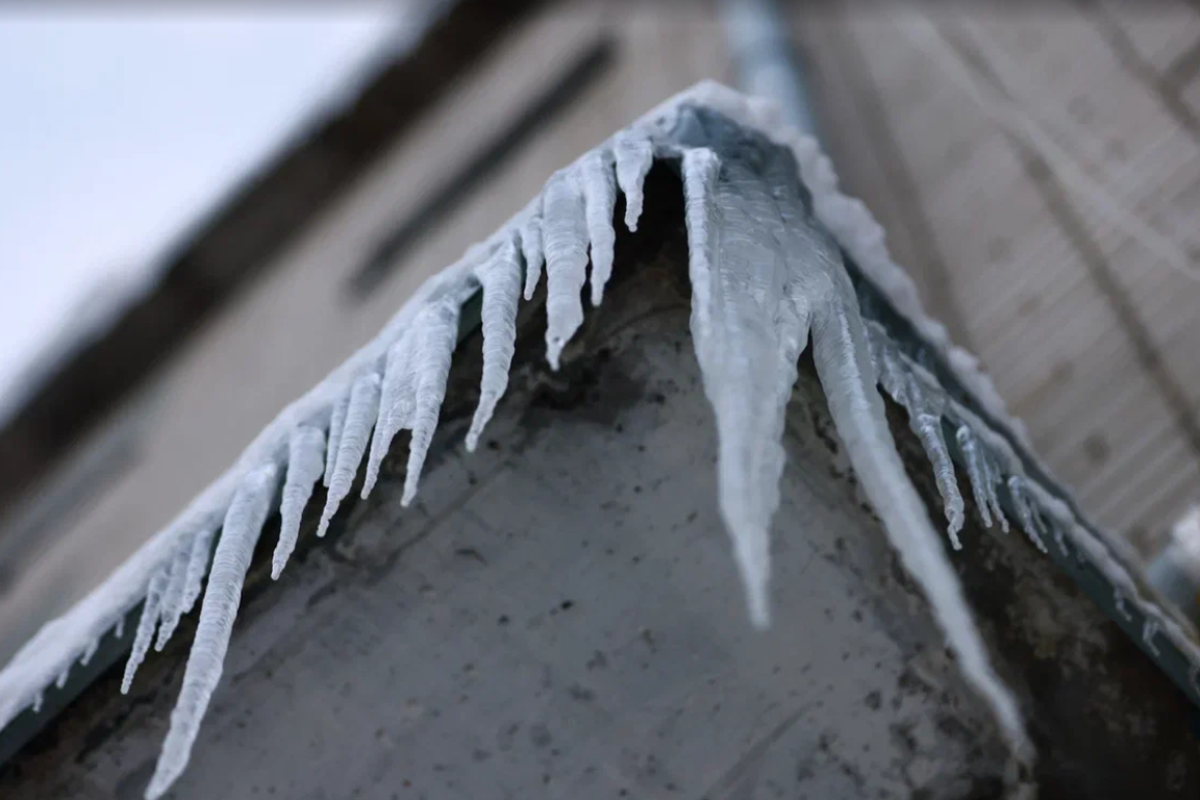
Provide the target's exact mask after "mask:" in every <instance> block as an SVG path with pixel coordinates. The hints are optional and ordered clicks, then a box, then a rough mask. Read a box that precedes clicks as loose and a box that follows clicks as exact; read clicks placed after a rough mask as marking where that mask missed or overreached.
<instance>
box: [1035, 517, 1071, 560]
mask: <svg viewBox="0 0 1200 800" xmlns="http://www.w3.org/2000/svg"><path fill="white" fill-rule="evenodd" d="M1034 519H1036V520H1038V521H1039V522H1041V523H1042V531H1043V532H1045V533H1049V534H1052V535H1053V536H1054V543H1055V544H1056V545H1058V552H1060V553H1062V554H1063V555H1064V556H1069V555H1071V551H1070V549H1069V548H1068V547H1067V539H1066V534H1064V533H1063V529H1062V526H1061V525H1059V524H1057V523H1056V522H1055V521H1054V520H1049V521H1042V518H1041V516H1040V515H1038V514H1036V513H1035V514H1034Z"/></svg>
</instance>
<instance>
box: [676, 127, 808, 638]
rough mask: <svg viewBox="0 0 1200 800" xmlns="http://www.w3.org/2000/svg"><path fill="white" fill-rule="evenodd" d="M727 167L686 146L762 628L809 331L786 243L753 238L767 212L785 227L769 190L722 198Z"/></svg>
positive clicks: (734, 528) (752, 604)
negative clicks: (775, 520) (791, 403)
mask: <svg viewBox="0 0 1200 800" xmlns="http://www.w3.org/2000/svg"><path fill="white" fill-rule="evenodd" d="M720 170H721V164H720V161H719V159H718V158H717V156H716V154H715V153H713V152H712V151H710V150H707V149H701V148H698V149H691V150H688V151H686V152H685V153H684V156H683V180H684V195H685V213H686V221H687V228H688V248H689V250H690V259H689V267H688V270H689V274H690V276H691V281H692V339H693V342H694V345H695V348H696V357H697V360H698V361H699V362H700V368H701V375H702V377H703V381H704V391H705V394H706V395H707V396H708V398H709V401H710V402H711V403H712V406H713V409H714V411H715V414H716V422H717V443H718V461H717V469H718V492H719V498H720V508H721V514H722V517H723V518H724V520H725V524H726V527H727V528H728V529H729V533H730V536H731V537H732V539H733V545H734V555H735V558H736V560H737V564H738V568H739V570H740V571H741V574H742V579H743V581H744V584H745V587H746V597H747V603H748V606H749V610H750V617H751V619H752V620H753V622H754V623H755V624H756V625H758V626H760V627H761V626H766V625H767V624H768V623H769V620H770V604H769V602H768V588H767V587H768V581H769V577H770V527H771V518H772V516H774V513H775V510H776V508H778V506H779V478H780V475H781V474H782V472H783V460H784V456H783V446H782V444H781V442H780V438H781V436H782V433H783V424H784V410H785V408H786V405H787V400H788V397H789V395H790V392H791V387H792V385H793V384H794V383H795V380H796V361H797V359H798V358H799V355H800V352H801V350H802V348H803V346H804V343H805V341H806V340H807V338H808V327H807V310H806V309H805V308H804V307H803V306H802V305H799V304H797V303H796V296H795V294H794V293H792V292H790V291H788V287H787V286H786V283H787V281H788V276H787V274H786V265H785V264H784V263H783V262H782V260H781V259H780V258H779V255H778V250H777V246H772V245H771V244H768V243H765V242H760V241H757V240H756V239H755V237H754V231H755V225H756V224H757V223H756V222H755V220H756V219H759V220H761V219H762V218H763V217H764V216H768V215H769V216H773V217H774V221H775V222H776V230H777V231H778V232H781V231H782V229H783V225H782V220H781V219H780V217H779V212H778V210H777V209H776V208H774V203H773V200H772V199H771V197H770V195H769V194H768V193H765V192H763V191H761V186H758V185H756V184H755V183H753V182H747V183H746V184H745V185H741V186H739V187H738V189H737V190H733V191H736V196H735V197H730V198H727V199H724V200H723V199H722V198H720V197H718V196H717V193H718V189H719V187H720V186H722V185H727V184H722V183H721V182H719V181H718V174H719V172H720ZM754 189H758V190H759V191H753V190H754ZM727 191H731V190H729V189H727ZM730 217H732V218H730ZM800 299H801V300H803V298H802V297H801V298H800Z"/></svg>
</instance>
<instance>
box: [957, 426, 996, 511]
mask: <svg viewBox="0 0 1200 800" xmlns="http://www.w3.org/2000/svg"><path fill="white" fill-rule="evenodd" d="M955 438H956V439H957V440H958V449H959V450H961V451H962V454H963V460H964V461H966V462H967V478H968V479H969V480H970V481H971V493H972V494H974V495H975V507H976V508H977V509H978V510H979V516H980V517H982V518H983V524H984V526H985V527H988V528H990V527H992V513H991V504H990V503H989V502H988V496H987V488H986V487H987V482H988V478H987V473H986V471H985V470H986V467H984V465H983V459H982V458H981V457H980V453H979V445H978V444H977V443H976V442H975V434H973V433H971V429H970V428H969V427H968V426H966V425H959V426H958V432H957V433H956V434H955Z"/></svg>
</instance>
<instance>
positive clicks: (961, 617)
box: [813, 273, 1033, 759]
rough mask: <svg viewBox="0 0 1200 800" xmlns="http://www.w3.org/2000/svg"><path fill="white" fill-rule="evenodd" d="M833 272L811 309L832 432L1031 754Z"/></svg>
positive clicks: (1022, 753)
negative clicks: (836, 295) (827, 291)
mask: <svg viewBox="0 0 1200 800" xmlns="http://www.w3.org/2000/svg"><path fill="white" fill-rule="evenodd" d="M833 278H834V281H835V285H836V286H838V288H839V290H840V294H841V295H842V297H841V298H840V299H841V302H840V303H836V302H835V303H831V304H828V305H818V306H817V307H816V308H815V309H814V320H813V350H814V353H813V354H814V357H815V362H816V365H817V374H818V376H819V377H820V379H821V385H822V386H823V387H824V389H825V396H826V398H827V399H828V401H829V410H830V414H831V415H832V416H833V419H834V423H835V425H836V426H837V430H838V436H839V437H840V438H841V439H842V441H843V442H844V443H845V445H846V450H847V452H848V454H849V456H850V463H851V464H852V465H853V467H854V471H855V474H857V475H858V478H859V481H860V483H861V484H862V487H863V490H864V491H865V492H866V494H867V496H868V497H869V498H870V499H871V504H872V505H873V506H874V507H875V510H876V511H877V513H878V514H879V516H880V518H881V519H882V520H883V523H884V529H885V530H886V531H887V534H888V537H889V538H890V539H891V541H892V544H893V547H894V548H895V549H896V551H897V552H898V553H899V554H900V559H901V561H902V562H903V564H904V567H905V569H906V570H907V571H908V573H909V574H910V575H912V576H913V577H914V578H915V579H916V580H917V581H918V583H920V584H921V587H922V588H923V590H924V592H925V595H926V596H927V597H928V598H929V602H930V605H931V607H932V608H933V611H934V615H935V617H936V618H937V620H938V623H939V624H940V626H941V628H942V630H943V631H944V632H945V634H946V638H947V641H948V643H949V645H950V647H951V648H952V649H953V650H954V652H955V654H956V655H957V656H958V659H959V663H960V664H961V665H962V671H963V675H964V677H966V679H967V681H968V682H969V683H970V684H971V685H972V686H974V688H975V690H976V691H978V692H979V694H980V695H982V696H983V698H984V699H985V700H986V701H987V702H988V704H989V705H990V706H991V708H992V711H993V713H994V714H995V715H996V719H997V722H998V723H999V725H1000V727H1001V730H1003V731H1004V734H1005V737H1006V739H1007V740H1008V742H1009V744H1010V746H1011V747H1012V748H1013V752H1014V753H1016V754H1017V756H1018V758H1021V759H1028V758H1031V757H1032V754H1033V746H1032V744H1031V743H1030V742H1029V740H1028V738H1027V737H1026V735H1025V728H1024V722H1023V720H1022V718H1021V713H1020V710H1019V709H1018V707H1017V702H1016V699H1015V698H1014V697H1013V695H1012V693H1011V692H1010V691H1009V690H1008V688H1007V687H1006V686H1005V685H1004V683H1003V681H1001V680H1000V678H999V676H998V675H996V673H995V671H994V670H993V668H992V665H991V663H990V661H989V659H988V655H987V650H986V649H985V647H984V644H983V640H982V639H981V638H980V635H979V631H978V629H977V628H976V627H975V621H974V620H973V619H972V617H971V612H970V610H969V609H968V607H967V603H966V600H965V599H964V598H963V596H962V589H961V587H960V586H959V583H958V578H957V577H956V575H955V574H954V570H953V569H952V568H951V567H950V563H949V561H947V559H946V554H945V552H944V551H943V549H942V547H941V545H940V544H939V543H938V541H937V535H936V534H935V533H934V531H933V527H932V525H931V524H930V521H929V516H928V513H927V512H926V509H925V505H924V503H923V502H922V500H921V498H920V497H919V496H918V495H917V493H916V490H915V489H914V488H913V486H912V483H911V482H910V481H909V479H908V476H907V474H906V473H905V471H904V464H903V463H902V462H901V461H900V457H899V454H898V453H897V452H896V445H895V442H894V440H893V439H892V434H891V431H890V430H889V429H888V424H887V419H886V417H885V415H884V409H883V403H882V401H881V400H880V397H879V393H878V392H877V391H875V380H874V376H873V375H871V374H870V359H869V355H868V352H867V346H866V342H865V333H864V331H863V329H862V321H861V318H860V317H859V312H858V307H857V304H856V299H855V297H854V295H853V288H852V287H850V286H849V278H848V277H847V276H846V275H845V273H841V274H835V275H834V276H833Z"/></svg>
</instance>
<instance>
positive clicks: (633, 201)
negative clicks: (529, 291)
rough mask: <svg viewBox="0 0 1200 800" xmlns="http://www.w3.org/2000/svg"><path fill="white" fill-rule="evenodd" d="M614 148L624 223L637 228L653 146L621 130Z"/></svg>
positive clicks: (636, 134)
mask: <svg viewBox="0 0 1200 800" xmlns="http://www.w3.org/2000/svg"><path fill="white" fill-rule="evenodd" d="M613 150H614V155H615V156H616V161H617V184H618V185H619V186H620V187H621V192H622V194H624V195H625V227H626V228H628V229H629V230H630V231H631V232H632V231H636V230H637V226H638V219H639V218H640V217H641V216H642V204H643V202H644V195H643V185H644V184H645V181H646V175H648V174H649V172H650V167H651V166H652V165H653V163H654V147H653V145H651V143H650V139H649V137H647V136H646V135H645V134H643V133H638V132H635V131H622V132H621V133H618V134H617V136H616V139H615V140H614V142H613ZM527 299H528V298H527Z"/></svg>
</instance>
